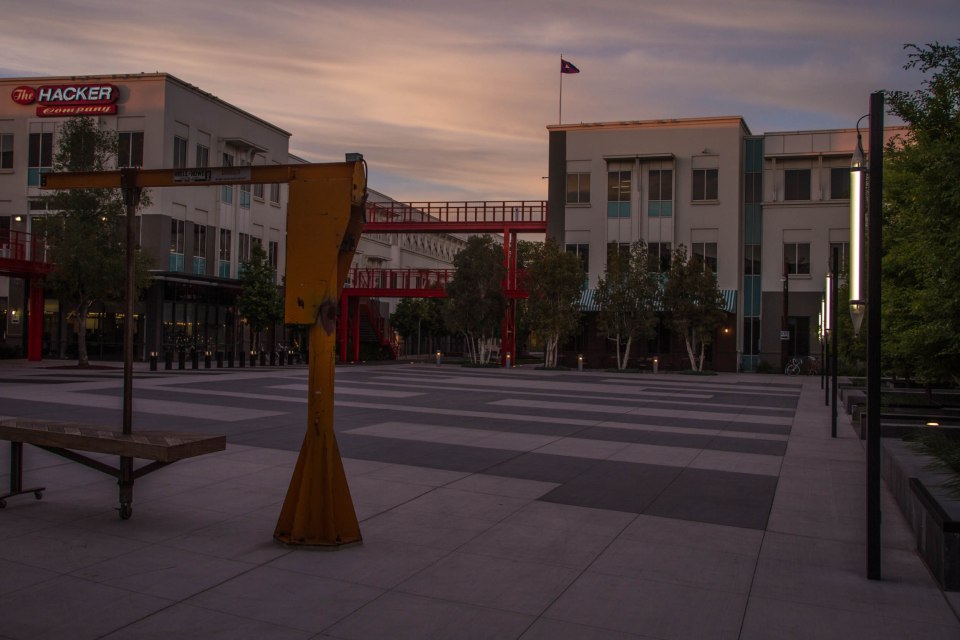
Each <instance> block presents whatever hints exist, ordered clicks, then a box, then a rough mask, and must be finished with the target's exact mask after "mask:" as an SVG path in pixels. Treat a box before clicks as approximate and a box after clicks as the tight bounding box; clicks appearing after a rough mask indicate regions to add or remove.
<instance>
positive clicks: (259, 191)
mask: <svg viewBox="0 0 960 640" xmlns="http://www.w3.org/2000/svg"><path fill="white" fill-rule="evenodd" d="M253 197H254V198H256V199H257V200H263V185H262V184H255V185H253Z"/></svg>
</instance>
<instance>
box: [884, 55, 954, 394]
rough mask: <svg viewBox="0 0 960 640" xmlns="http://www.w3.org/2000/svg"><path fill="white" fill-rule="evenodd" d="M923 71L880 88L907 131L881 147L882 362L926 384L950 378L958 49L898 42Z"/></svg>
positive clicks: (951, 380)
mask: <svg viewBox="0 0 960 640" xmlns="http://www.w3.org/2000/svg"><path fill="white" fill-rule="evenodd" d="M906 49H907V50H909V51H910V53H909V54H908V62H907V64H906V65H904V68H905V69H914V68H916V69H918V70H919V71H920V72H921V73H923V74H929V78H928V79H926V80H924V81H923V84H922V88H921V89H919V90H917V91H912V92H906V91H892V92H888V94H887V103H888V104H889V108H890V112H891V113H893V114H894V115H896V116H899V117H900V118H901V119H902V120H903V121H904V123H905V124H906V125H907V127H908V129H909V134H908V136H906V137H905V138H898V139H894V140H892V141H891V142H890V143H889V144H888V145H887V147H886V149H885V164H884V194H883V195H884V198H883V200H884V203H883V216H884V231H883V243H884V246H883V251H884V256H883V272H882V273H883V276H882V278H883V280H882V289H883V296H882V302H883V309H882V316H883V323H882V326H883V329H882V333H881V336H882V337H881V340H882V354H883V359H884V366H885V367H887V368H888V370H890V369H892V370H893V371H894V372H896V373H898V374H901V375H904V376H906V377H908V378H912V379H914V380H916V381H918V382H922V383H925V384H927V385H933V384H942V383H953V384H956V383H958V382H960V374H958V372H960V289H958V288H957V283H958V282H960V258H958V256H960V180H958V179H957V176H958V175H960V46H957V45H953V46H947V45H940V44H937V43H934V44H929V45H925V46H923V47H918V46H916V45H907V46H906Z"/></svg>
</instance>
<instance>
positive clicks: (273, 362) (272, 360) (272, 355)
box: [270, 351, 277, 367]
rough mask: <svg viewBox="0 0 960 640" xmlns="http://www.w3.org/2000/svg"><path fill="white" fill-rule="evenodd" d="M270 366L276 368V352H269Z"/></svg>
mask: <svg viewBox="0 0 960 640" xmlns="http://www.w3.org/2000/svg"><path fill="white" fill-rule="evenodd" d="M270 366H271V367H275V366H277V352H276V351H271V352H270Z"/></svg>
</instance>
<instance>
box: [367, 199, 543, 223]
mask: <svg viewBox="0 0 960 640" xmlns="http://www.w3.org/2000/svg"><path fill="white" fill-rule="evenodd" d="M546 219H547V203H546V201H543V200H516V201H508V200H503V201H483V202H368V203H367V222H376V223H398V224H400V223H423V224H429V223H443V224H451V223H463V224H470V223H478V222H482V223H510V222H545V221H546Z"/></svg>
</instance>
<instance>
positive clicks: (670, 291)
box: [663, 244, 724, 371]
mask: <svg viewBox="0 0 960 640" xmlns="http://www.w3.org/2000/svg"><path fill="white" fill-rule="evenodd" d="M723 308H724V304H723V296H722V295H721V294H720V290H719V289H718V288H717V279H716V276H715V275H714V273H713V271H711V270H710V267H708V266H707V265H706V264H704V263H703V261H702V260H700V259H699V258H696V257H691V258H689V259H688V258H687V248H686V247H685V246H684V245H682V244H681V245H679V246H678V247H677V248H676V250H675V251H674V252H673V256H672V257H671V262H670V271H669V272H668V273H667V280H666V283H665V284H664V287H663V310H664V312H665V313H666V314H667V316H668V317H669V318H670V323H671V325H672V326H673V328H674V329H675V330H676V331H677V332H678V333H679V334H680V335H682V336H683V341H684V343H685V345H686V347H687V357H689V358H690V368H691V369H693V370H694V371H703V360H704V356H705V354H706V348H707V345H708V344H710V343H711V342H712V340H713V332H714V331H715V330H716V329H717V327H719V326H720V323H721V322H723V314H724V312H723ZM698 351H699V353H698Z"/></svg>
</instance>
